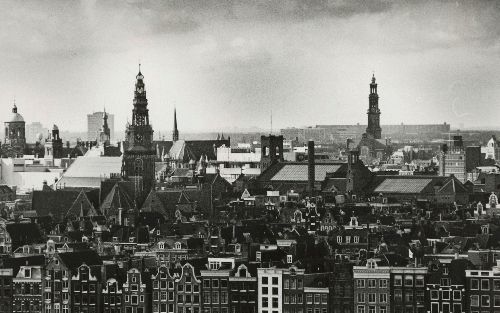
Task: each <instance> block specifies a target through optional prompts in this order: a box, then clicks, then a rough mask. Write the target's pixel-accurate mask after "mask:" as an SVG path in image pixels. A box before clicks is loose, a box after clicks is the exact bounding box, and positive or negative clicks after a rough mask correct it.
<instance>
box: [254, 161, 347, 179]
mask: <svg viewBox="0 0 500 313" xmlns="http://www.w3.org/2000/svg"><path fill="white" fill-rule="evenodd" d="M342 164H343V163H317V164H315V180H316V181H318V182H321V181H324V180H325V178H326V176H327V173H334V172H336V171H338V170H339V169H340V168H341V167H342ZM307 173H308V164H307V163H303V162H279V163H275V164H272V165H271V166H269V167H268V168H267V169H266V170H265V171H264V172H262V173H261V174H260V175H259V176H258V177H257V181H259V182H286V181H296V182H307V180H308V177H307Z"/></svg>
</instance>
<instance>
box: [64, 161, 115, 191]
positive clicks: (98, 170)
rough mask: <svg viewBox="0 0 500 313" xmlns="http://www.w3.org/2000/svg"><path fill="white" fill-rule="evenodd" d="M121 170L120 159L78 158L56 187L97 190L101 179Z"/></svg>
mask: <svg viewBox="0 0 500 313" xmlns="http://www.w3.org/2000/svg"><path fill="white" fill-rule="evenodd" d="M121 168H122V158H121V157H91V156H83V157H79V158H77V159H76V160H75V161H74V162H73V164H71V165H70V167H69V168H68V169H67V171H66V172H65V173H64V174H63V176H62V178H61V179H60V180H59V181H58V182H57V186H58V187H60V188H62V187H96V188H98V187H100V185H101V181H102V180H103V179H105V178H109V177H111V175H112V174H117V173H121Z"/></svg>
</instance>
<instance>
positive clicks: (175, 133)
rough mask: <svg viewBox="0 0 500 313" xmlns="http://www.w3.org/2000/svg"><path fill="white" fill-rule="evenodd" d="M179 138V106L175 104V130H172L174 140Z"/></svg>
mask: <svg viewBox="0 0 500 313" xmlns="http://www.w3.org/2000/svg"><path fill="white" fill-rule="evenodd" d="M177 140H179V129H177V108H176V107H175V106H174V131H173V132H172V141H177Z"/></svg>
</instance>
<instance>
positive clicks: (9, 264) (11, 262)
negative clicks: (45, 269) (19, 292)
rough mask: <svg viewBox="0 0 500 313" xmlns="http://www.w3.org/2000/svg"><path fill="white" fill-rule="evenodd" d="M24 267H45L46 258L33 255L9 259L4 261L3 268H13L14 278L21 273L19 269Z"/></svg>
mask: <svg viewBox="0 0 500 313" xmlns="http://www.w3.org/2000/svg"><path fill="white" fill-rule="evenodd" d="M23 265H29V266H37V265H42V266H43V265H45V256H44V255H42V254H40V255H33V256H27V257H20V258H7V259H4V260H3V265H2V268H12V269H13V274H14V276H16V274H17V272H18V271H19V268H20V267H21V266H23Z"/></svg>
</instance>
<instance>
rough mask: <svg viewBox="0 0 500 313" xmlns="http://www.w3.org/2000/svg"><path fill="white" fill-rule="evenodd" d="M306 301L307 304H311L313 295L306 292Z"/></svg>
mask: <svg viewBox="0 0 500 313" xmlns="http://www.w3.org/2000/svg"><path fill="white" fill-rule="evenodd" d="M306 302H307V304H312V303H313V296H312V294H307V295H306Z"/></svg>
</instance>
